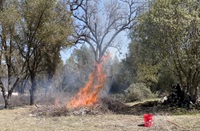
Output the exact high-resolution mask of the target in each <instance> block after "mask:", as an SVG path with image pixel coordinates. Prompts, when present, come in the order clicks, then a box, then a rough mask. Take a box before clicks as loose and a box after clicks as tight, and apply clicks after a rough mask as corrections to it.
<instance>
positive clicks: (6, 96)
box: [0, 79, 11, 108]
mask: <svg viewBox="0 0 200 131" xmlns="http://www.w3.org/2000/svg"><path fill="white" fill-rule="evenodd" d="M0 88H1V92H2V95H3V98H4V103H5V106H4V107H5V108H9V107H10V97H11V95H10V94H7V93H6V89H5V87H4V85H3V82H2V81H1V79H0Z"/></svg>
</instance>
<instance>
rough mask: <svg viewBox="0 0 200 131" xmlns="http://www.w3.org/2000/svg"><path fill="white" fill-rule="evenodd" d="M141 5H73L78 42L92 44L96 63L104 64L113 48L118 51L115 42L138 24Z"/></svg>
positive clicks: (130, 0)
mask: <svg viewBox="0 0 200 131" xmlns="http://www.w3.org/2000/svg"><path fill="white" fill-rule="evenodd" d="M140 5H141V3H140V2H138V1H137V0H115V1H114V0H110V1H106V2H105V1H102V0H101V1H96V0H95V1H90V0H75V1H73V2H71V6H70V9H71V11H72V16H73V17H74V18H75V22H74V29H75V33H76V35H75V36H74V39H75V40H76V43H87V44H89V45H90V47H91V48H92V52H93V54H94V56H95V61H96V62H97V63H100V62H101V59H102V57H103V55H104V54H105V53H106V51H107V49H108V48H109V47H115V48H118V45H116V44H114V43H115V42H114V39H115V38H116V37H117V36H118V35H119V34H120V33H121V32H122V31H125V30H127V29H131V28H132V27H133V25H135V20H136V17H137V14H138V12H139V10H140V8H139V7H140Z"/></svg>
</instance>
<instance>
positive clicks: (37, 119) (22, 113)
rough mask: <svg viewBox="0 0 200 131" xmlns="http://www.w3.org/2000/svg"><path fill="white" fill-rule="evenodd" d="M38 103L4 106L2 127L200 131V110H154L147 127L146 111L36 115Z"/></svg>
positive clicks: (10, 130)
mask: <svg viewBox="0 0 200 131" xmlns="http://www.w3.org/2000/svg"><path fill="white" fill-rule="evenodd" d="M34 108H36V107H30V106H27V107H23V108H22V107H20V108H14V109H2V110H0V130H1V131H147V130H148V131H149V130H152V131H165V130H166V131H168V130H169V131H173V130H174V131H183V130H185V131H186V130H191V131H199V130H200V125H199V123H200V114H196V115H176V116H169V115H167V114H162V115H160V114H154V117H153V122H154V123H153V126H152V127H150V128H148V127H143V126H140V125H141V124H143V115H118V114H104V115H79V116H74V115H71V116H61V117H50V116H48V117H44V116H34V115H33V114H31V110H32V109H34Z"/></svg>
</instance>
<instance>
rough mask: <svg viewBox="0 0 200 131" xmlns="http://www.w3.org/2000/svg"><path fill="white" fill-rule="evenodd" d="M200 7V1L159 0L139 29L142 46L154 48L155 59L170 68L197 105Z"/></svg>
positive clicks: (199, 78)
mask: <svg viewBox="0 0 200 131" xmlns="http://www.w3.org/2000/svg"><path fill="white" fill-rule="evenodd" d="M199 5H200V2H199V1H198V0H176V1H174V0H156V1H154V2H153V4H152V5H151V7H150V10H149V11H148V12H146V13H145V14H144V15H142V16H141V17H140V20H139V24H138V25H137V27H136V35H137V36H138V39H137V40H138V41H139V42H141V44H142V47H148V48H149V49H151V50H148V51H149V52H148V54H153V55H154V60H157V59H158V60H159V61H160V60H162V61H166V63H167V64H166V65H170V66H169V67H171V71H172V72H173V74H174V75H175V76H176V77H177V79H178V81H179V83H181V84H182V85H183V91H184V92H185V93H186V94H190V96H191V98H192V101H193V102H195V101H196V100H197V98H198V86H199V83H200V63H199V60H200V44H199V43H200V34H199V32H200V26H199V23H200V13H199V12H200V6H199ZM166 65H165V66H166ZM171 65H172V66H171Z"/></svg>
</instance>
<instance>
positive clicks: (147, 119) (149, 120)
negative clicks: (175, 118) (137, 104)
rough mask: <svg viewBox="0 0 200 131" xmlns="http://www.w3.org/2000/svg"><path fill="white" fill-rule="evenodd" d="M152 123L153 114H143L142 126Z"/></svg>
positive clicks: (148, 125) (149, 125)
mask: <svg viewBox="0 0 200 131" xmlns="http://www.w3.org/2000/svg"><path fill="white" fill-rule="evenodd" d="M152 124H153V115H152V114H144V126H145V127H151V126H152Z"/></svg>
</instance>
